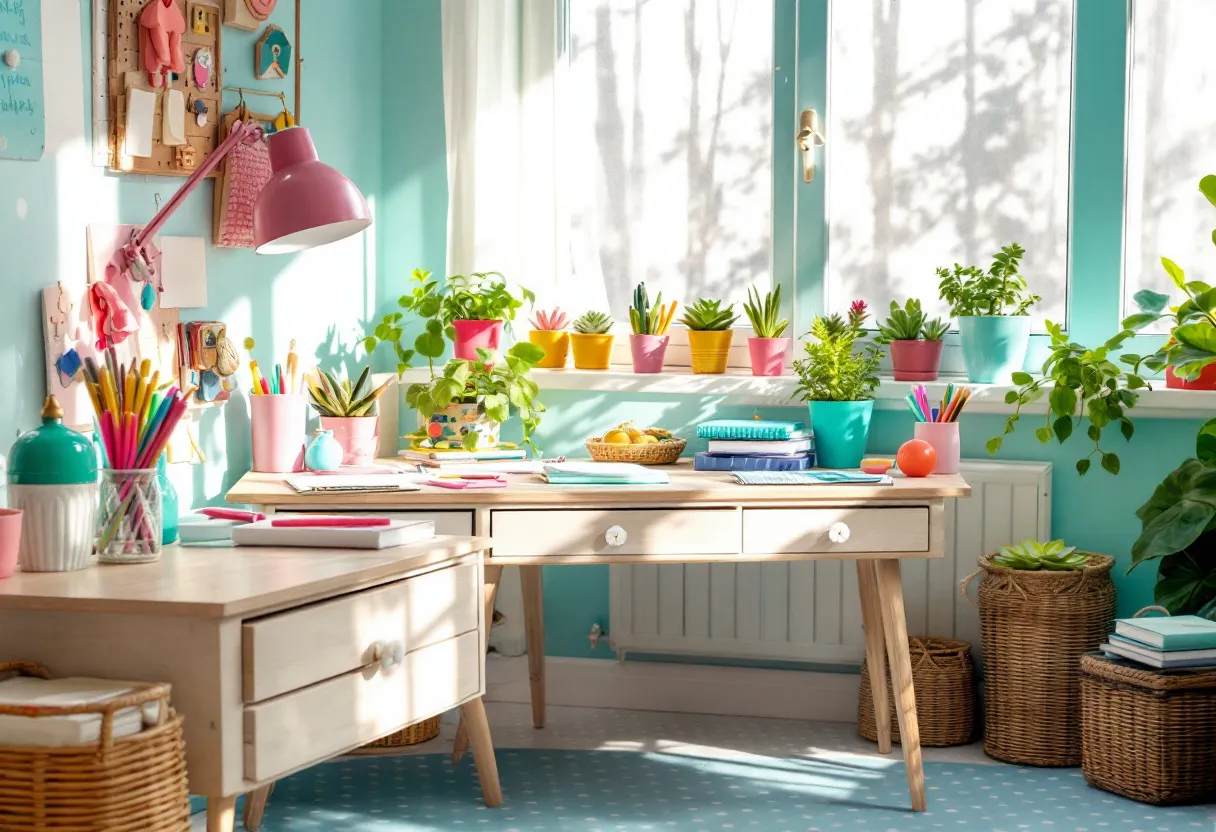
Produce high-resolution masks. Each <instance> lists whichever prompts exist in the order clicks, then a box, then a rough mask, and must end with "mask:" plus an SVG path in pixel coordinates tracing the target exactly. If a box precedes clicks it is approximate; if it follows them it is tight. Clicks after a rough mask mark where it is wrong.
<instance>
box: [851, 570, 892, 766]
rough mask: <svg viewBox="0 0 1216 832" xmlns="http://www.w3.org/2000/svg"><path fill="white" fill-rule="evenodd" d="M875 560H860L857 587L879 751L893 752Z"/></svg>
mask: <svg viewBox="0 0 1216 832" xmlns="http://www.w3.org/2000/svg"><path fill="white" fill-rule="evenodd" d="M875 563H876V561H872V560H859V561H857V587H858V589H859V590H860V594H861V621H862V628H863V629H864V630H865V634H866V668H867V669H868V670H869V672H870V691H871V693H872V694H873V698H874V724H875V726H876V730H877V732H878V751H879V753H882V754H890V753H891V711H890V710H889V709H888V705H887V653H886V648H885V647H884V646H883V639H884V638H885V636H884V634H883V626H882V602H881V601H879V598H878V573H877V572H875Z"/></svg>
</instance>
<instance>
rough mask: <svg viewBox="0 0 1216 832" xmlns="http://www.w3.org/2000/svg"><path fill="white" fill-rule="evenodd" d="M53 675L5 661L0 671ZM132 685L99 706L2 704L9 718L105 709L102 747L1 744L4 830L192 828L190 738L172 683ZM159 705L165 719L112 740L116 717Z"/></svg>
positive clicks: (0, 821)
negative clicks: (174, 702) (184, 732)
mask: <svg viewBox="0 0 1216 832" xmlns="http://www.w3.org/2000/svg"><path fill="white" fill-rule="evenodd" d="M12 672H16V673H19V674H21V675H24V676H36V677H39V678H42V679H49V678H51V676H50V674H49V673H48V672H47V671H46V670H45V669H44V668H42V667H41V666H39V665H37V664H34V663H33V662H2V663H0V674H9V673H12ZM133 687H134V690H133V691H132V692H131V693H129V694H127V695H125V696H120V697H117V698H115V699H111V700H109V701H107V702H104V703H99V704H96V705H76V706H72V707H30V706H16V705H0V714H3V715H8V716H14V715H15V716H27V717H43V716H62V715H67V714H100V715H101V718H102V721H101V736H100V738H99V739H98V742H97V743H96V744H92V745H84V746H79V745H78V746H68V747H64V748H51V747H45V746H0V829H3V830H4V831H5V832H50V830H70V832H103V830H104V832H177V831H178V830H180V832H188V830H189V829H190V797H189V793H188V791H187V787H186V743H185V740H184V739H183V738H182V718H181V717H180V716H178V715H177V713H176V712H174V710H173V708H172V707H171V706H170V704H169V686H168V685H133ZM152 702H155V703H157V704H158V706H159V714H160V724H159V725H157V726H156V727H153V728H148V729H145V730H143V731H141V732H140V733H138V734H133V735H131V736H128V737H121V738H118V739H114V737H113V734H112V732H113V727H114V714H115V712H116V711H120V710H123V709H125V708H132V707H138V706H142V705H145V704H148V703H152Z"/></svg>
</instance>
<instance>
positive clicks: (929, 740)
mask: <svg viewBox="0 0 1216 832" xmlns="http://www.w3.org/2000/svg"><path fill="white" fill-rule="evenodd" d="M908 652H909V653H910V654H911V656H912V685H913V688H914V689H915V690H916V721H917V723H918V724H919V726H920V744H921V745H928V746H939V747H944V746H950V745H963V744H965V743H968V742H970V741H971V738H972V736H973V735H974V733H975V670H974V668H973V667H972V664H971V645H970V644H968V643H967V642H965V641H956V640H954V639H950V638H909V639H908ZM872 690H873V689H872V687H871V683H870V669H869V667H868V666H867V665H866V663H865V661H862V663H861V689H860V691H859V693H858V698H857V732H858V733H859V734H861V735H862V736H863V737H865V738H866V739H868V740H870V741H871V742H877V741H878V732H877V730H876V726H875V722H874V696H873V693H872V692H871V691H872ZM887 703H888V704H887V713H889V714H890V715H891V741H892V742H899V717H898V714H897V713H896V710H895V697H894V695H893V694H892V692H891V674H890V673H887Z"/></svg>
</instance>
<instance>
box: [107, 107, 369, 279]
mask: <svg viewBox="0 0 1216 832" xmlns="http://www.w3.org/2000/svg"><path fill="white" fill-rule="evenodd" d="M261 138H262V128H261V127H258V126H256V125H249V124H246V123H245V122H243V121H238V122H236V124H234V125H233V127H232V132H230V133H229V134H228V138H226V139H225V140H224V141H223V142H222V143H221V144H220V146H219V147H217V148H216V149H215V151H214V152H213V153H212V154H211V155H210V156H208V157H207V159H206V161H205V162H203V164H202V165H201V166H199V167H198V169H197V170H195V171H194V173H192V174H190V178H189V179H187V180H186V184H185V185H182V187H181V188H180V189H179V190H178V191H177V193H175V194H174V195H173V196H172V197H171V198H170V199H169V201H168V202H166V203H165V205H164V207H163V208H161V209H160V211H158V212H157V214H156V216H155V217H153V218H152V221H151V222H150V223H148V224H147V225H145V226H144V227H143V228H142V229H141V230H140V231H138V232H136V233H135V234H134V235H133V236H132V237H131V240H130V242H128V243H127V244H126V246H124V248H123V251H124V253H125V255H126V260H127V267H128V269H129V270H130V271H131V272H133V273H135V274H137V275H140V276H142V277H146V275H147V272H148V266H147V264H148V263H149V262H151V260H152V259H153V257H152V256H147V255H145V248H148V247H149V246H150V243H151V240H152V238H153V237H155V236H156V234H157V233H158V232H159V231H160V230H161V227H162V226H164V224H165V222H166V221H167V220H168V219H169V217H170V216H172V214H173V212H174V211H176V210H177V209H178V208H179V207H180V206H181V204H182V203H183V202H184V201H185V200H186V197H187V196H189V195H190V192H191V191H193V190H194V189H195V188H196V187H198V184H199V183H200V182H202V180H203V179H204V178H205V177H206V176H207V174H209V173H211V171H213V170H215V168H216V166H218V165H219V163H220V162H222V161H223V159H224V157H225V156H227V155H228V154H229V153H230V152H231V151H232V149H233V148H234V147H236V146H237V145H238V144H240V143H241V142H254V141H258V140H260V139H261ZM269 144H270V168H271V176H270V181H269V182H267V183H266V187H265V188H263V189H262V192H261V194H259V195H258V200H257V202H256V203H255V204H254V207H253V236H254V243H255V250H256V251H257V253H258V254H290V253H291V252H296V251H303V250H304V249H308V248H314V247H316V246H323V245H325V244H326V243H332V242H336V241H337V240H341V239H343V238H345V237H349V236H351V235H352V234H358V233H359V232H360V231H362V230H363V229H365V228H367V227H368V226H369V225H371V224H372V215H371V211H369V210H368V207H367V201H366V200H364V199H363V194H361V193H359V189H358V188H356V187H355V184H354V183H353V182H351V181H350V180H349V179H347V178H346V177H345V176H343V175H342V174H340V173H338V171H336V170H334V169H333V168H331V167H329V166H328V165H326V164H323V163H322V162H321V161H320V160H319V159H318V158H317V149H316V147H315V146H314V145H313V143H312V136H311V135H310V134H309V132H308V130H307V129H306V128H304V127H291V128H288V129H286V130H280V131H279V132H277V133H273V134H271V136H270V139H269Z"/></svg>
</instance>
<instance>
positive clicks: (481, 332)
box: [452, 320, 502, 361]
mask: <svg viewBox="0 0 1216 832" xmlns="http://www.w3.org/2000/svg"><path fill="white" fill-rule="evenodd" d="M452 328H453V329H455V330H456V339H455V344H454V345H453V353H454V354H455V356H456V357H457V358H463V359H464V360H465V361H476V360H477V350H478V349H483V350H491V351H494V350H497V349H498V342H499V340H501V339H502V321H464V320H461V321H452Z"/></svg>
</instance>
